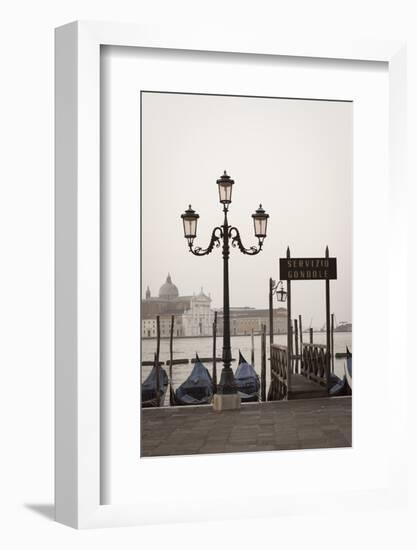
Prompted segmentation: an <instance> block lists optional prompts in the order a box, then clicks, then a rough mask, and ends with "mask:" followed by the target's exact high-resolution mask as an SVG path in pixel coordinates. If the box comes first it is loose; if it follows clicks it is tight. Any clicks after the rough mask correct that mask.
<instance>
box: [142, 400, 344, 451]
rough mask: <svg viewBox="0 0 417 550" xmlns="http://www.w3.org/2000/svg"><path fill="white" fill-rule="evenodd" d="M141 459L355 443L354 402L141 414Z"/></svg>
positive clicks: (147, 411) (159, 410) (271, 404)
mask: <svg viewBox="0 0 417 550" xmlns="http://www.w3.org/2000/svg"><path fill="white" fill-rule="evenodd" d="M141 428H142V434H141V435H142V450H141V454H142V456H144V457H146V456H165V455H192V454H208V453H231V452H243V451H273V450H289V449H319V448H331V447H350V446H351V445H352V398H351V397H333V398H329V397H325V398H317V399H303V400H294V401H274V402H267V403H245V404H242V406H241V409H240V410H239V411H223V412H214V411H213V409H212V407H211V406H196V407H161V408H154V409H143V410H142V427H141Z"/></svg>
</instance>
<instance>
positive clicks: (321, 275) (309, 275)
mask: <svg viewBox="0 0 417 550" xmlns="http://www.w3.org/2000/svg"><path fill="white" fill-rule="evenodd" d="M279 278H280V279H281V280H282V281H311V280H317V281H320V280H327V279H337V266H336V258H280V259H279Z"/></svg>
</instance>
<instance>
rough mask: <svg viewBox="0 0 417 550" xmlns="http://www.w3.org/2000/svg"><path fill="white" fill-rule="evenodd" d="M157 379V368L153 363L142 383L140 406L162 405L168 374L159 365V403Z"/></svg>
mask: <svg viewBox="0 0 417 550" xmlns="http://www.w3.org/2000/svg"><path fill="white" fill-rule="evenodd" d="M157 380H158V378H157V368H156V366H155V365H154V366H153V367H152V370H151V372H150V373H149V376H148V377H147V378H146V380H145V381H144V382H143V383H142V407H159V406H162V405H163V403H164V399H165V393H166V391H167V388H168V375H167V373H166V371H165V370H164V369H163V368H162V367H159V403H158V395H157V390H158V388H157Z"/></svg>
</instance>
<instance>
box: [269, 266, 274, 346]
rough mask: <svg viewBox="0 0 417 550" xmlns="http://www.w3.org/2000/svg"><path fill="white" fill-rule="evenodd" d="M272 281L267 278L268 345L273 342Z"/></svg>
mask: <svg viewBox="0 0 417 550" xmlns="http://www.w3.org/2000/svg"><path fill="white" fill-rule="evenodd" d="M273 288H274V281H273V280H272V279H271V277H270V278H269V345H270V346H271V345H272V344H273V343H274V308H273V300H272V298H273Z"/></svg>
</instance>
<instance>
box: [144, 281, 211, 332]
mask: <svg viewBox="0 0 417 550" xmlns="http://www.w3.org/2000/svg"><path fill="white" fill-rule="evenodd" d="M157 315H159V321H160V332H161V336H162V337H164V336H169V335H170V330H171V316H172V315H174V336H209V335H211V334H212V326H213V320H214V312H213V310H212V309H211V297H210V295H208V296H207V295H206V294H204V292H203V289H201V291H200V293H199V294H197V295H195V294H193V295H192V296H180V295H179V292H178V288H177V287H176V285H174V284H173V282H172V279H171V275H170V274H168V276H167V279H166V281H165V283H164V284H163V285H162V286H161V288H160V289H159V293H158V297H152V295H151V291H150V289H149V287H148V288H147V289H146V294H145V299H144V300H142V337H143V338H153V337H155V336H156V316H157Z"/></svg>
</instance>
